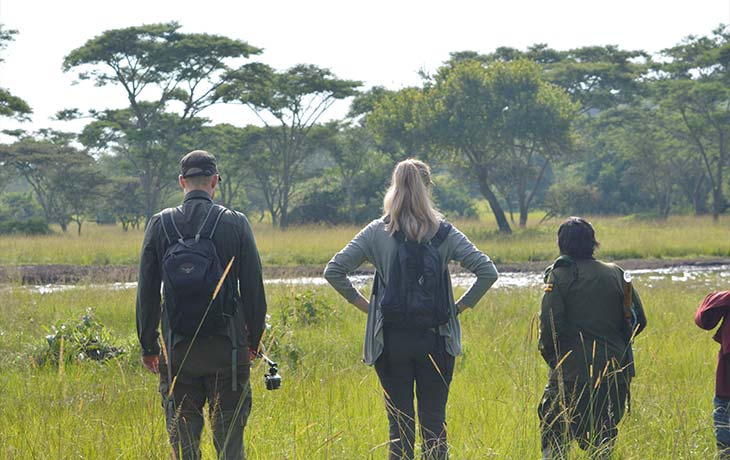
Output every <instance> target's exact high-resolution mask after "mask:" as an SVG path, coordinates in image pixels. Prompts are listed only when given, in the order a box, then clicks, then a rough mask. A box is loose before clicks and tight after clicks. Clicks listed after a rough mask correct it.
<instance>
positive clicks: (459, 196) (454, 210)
mask: <svg viewBox="0 0 730 460" xmlns="http://www.w3.org/2000/svg"><path fill="white" fill-rule="evenodd" d="M433 181H434V186H433V200H434V204H435V205H436V207H437V208H438V209H439V211H441V212H442V213H444V214H445V215H446V217H448V218H453V217H462V218H463V217H466V218H476V217H477V210H476V206H474V199H473V198H472V196H471V193H470V192H471V191H470V190H469V188H468V187H467V186H466V184H465V183H464V181H463V180H459V179H457V178H454V177H452V176H451V175H449V174H437V175H435V176H434V179H433Z"/></svg>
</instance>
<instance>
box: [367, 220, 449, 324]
mask: <svg viewBox="0 0 730 460" xmlns="http://www.w3.org/2000/svg"><path fill="white" fill-rule="evenodd" d="M450 231H451V224H449V223H448V222H441V224H440V225H439V229H438V232H436V235H435V236H434V237H433V238H432V239H431V240H430V241H427V242H425V243H418V242H416V241H408V240H406V238H405V236H404V235H403V233H402V232H400V231H397V232H395V234H394V235H393V237H394V238H395V240H396V241H397V242H398V250H397V252H396V256H395V257H394V258H393V262H392V265H391V267H390V274H389V277H388V280H387V282H385V280H383V282H384V284H385V291H384V292H383V300H382V301H381V302H380V308H381V312H382V314H383V321H385V322H386V323H391V324H395V325H398V326H399V327H403V328H409V329H431V328H436V327H438V326H440V325H441V324H445V323H446V322H448V320H449V314H450V310H451V301H450V299H449V292H448V286H449V284H448V282H447V277H448V276H449V272H448V270H447V269H442V268H441V258H440V256H439V252H438V249H439V246H441V243H443V242H444V240H445V239H446V237H447V236H448V235H449V232H450ZM377 278H378V277H377V276H376V282H377ZM375 289H376V290H377V287H376V288H375Z"/></svg>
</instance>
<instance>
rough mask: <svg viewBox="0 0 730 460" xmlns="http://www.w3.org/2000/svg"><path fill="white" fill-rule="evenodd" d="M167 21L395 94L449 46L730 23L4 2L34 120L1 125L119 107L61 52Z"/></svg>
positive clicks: (430, 4) (506, 12) (230, 111)
mask: <svg viewBox="0 0 730 460" xmlns="http://www.w3.org/2000/svg"><path fill="white" fill-rule="evenodd" d="M168 21H177V22H179V23H180V24H181V25H182V29H181V30H182V31H183V32H195V33H210V34H219V35H224V36H227V37H230V38H236V39H240V40H244V41H247V42H248V43H249V44H251V45H254V46H257V47H260V48H263V49H264V52H263V53H262V54H261V55H259V56H256V57H255V60H257V61H261V62H265V63H267V64H269V65H271V66H273V67H275V68H277V69H280V70H283V69H286V68H288V67H291V66H293V65H295V64H300V63H306V64H315V65H318V66H321V67H326V68H329V69H330V70H332V71H333V72H334V73H335V74H336V75H337V76H338V77H341V78H347V79H354V80H360V81H362V82H363V87H364V88H365V89H367V88H370V87H372V86H375V85H381V86H385V87H387V88H389V89H398V88H402V87H406V86H412V85H417V84H418V83H419V81H420V79H419V77H418V71H419V69H424V70H426V71H433V70H435V69H436V68H438V67H439V65H440V64H441V63H442V62H444V61H445V60H447V59H448V57H449V53H450V52H454V51H464V50H472V51H478V52H482V53H487V52H490V51H493V50H494V49H495V48H497V47H500V46H511V47H515V48H519V49H524V48H526V47H527V46H529V45H532V44H535V43H547V44H548V45H549V46H551V47H553V48H556V49H569V48H576V47H581V46H587V45H607V44H612V45H618V46H619V47H621V48H624V49H643V50H646V51H648V52H651V53H655V52H658V51H660V50H661V49H663V48H667V47H670V46H672V45H675V44H677V43H679V42H680V41H681V40H682V39H683V38H684V37H686V36H688V35H705V34H709V33H710V32H711V31H712V29H714V28H715V27H717V26H718V25H719V24H721V23H725V24H727V23H730V0H692V1H689V0H611V1H608V0H603V1H600V2H598V1H595V0H594V1H591V0H549V1H547V0H511V1H509V0H500V1H495V0H481V1H474V0H472V1H468V0H450V1H446V0H442V1H432V0H421V1H412V0H369V1H367V2H365V1H352V0H271V1H266V0H259V1H256V2H253V1H250V0H238V1H220V0H207V1H195V2H193V1H189V0H177V1H168V0H124V1H110V0H63V1H56V0H0V23H2V24H3V26H4V27H6V28H9V29H16V30H18V34H17V35H16V39H15V41H13V42H11V43H9V44H8V47H7V48H6V49H5V50H4V51H3V52H2V53H3V54H2V57H3V58H4V59H5V62H3V63H0V87H4V88H7V89H9V90H10V91H11V93H13V94H14V95H16V96H19V97H22V98H23V99H24V100H25V101H26V102H28V103H29V104H30V106H31V107H32V109H33V111H34V113H33V116H32V121H30V122H25V123H18V122H16V121H13V120H7V119H0V129H16V128H23V129H26V130H29V131H33V130H37V129H40V128H45V127H52V128H54V129H59V130H66V131H74V130H78V129H79V128H80V127H81V126H82V124H83V122H74V123H69V122H54V121H52V120H51V117H53V115H54V114H55V113H56V112H57V111H58V110H61V109H64V108H72V107H75V108H80V109H82V110H88V109H90V108H94V109H97V110H101V109H105V108H117V107H123V106H125V105H126V101H125V98H124V95H123V93H122V89H121V88H120V87H114V86H110V87H104V88H98V87H95V86H94V85H93V83H91V82H88V81H86V82H80V83H77V84H75V83H74V81H75V74H74V73H73V72H70V73H63V72H62V70H61V64H62V61H63V58H64V56H66V55H67V54H68V53H69V52H70V51H72V50H73V49H75V48H77V47H79V46H82V45H83V44H84V43H85V42H86V41H87V40H89V39H91V38H93V37H95V36H97V35H99V34H101V33H102V32H104V31H106V30H109V29H115V28H123V27H128V26H136V25H141V24H149V23H157V22H168ZM247 110H248V109H246V108H244V107H241V106H236V107H233V106H231V107H220V106H216V107H212V108H210V109H208V110H207V111H205V112H203V113H202V115H204V116H207V117H209V118H210V119H211V120H212V121H213V122H228V123H233V124H236V125H245V124H247V123H254V122H255V117H254V116H253V115H252V114H251V113H250V112H247ZM346 110H347V104H346V103H342V104H339V105H338V106H335V107H333V109H332V112H331V113H330V114H329V116H330V118H332V117H334V118H337V117H341V116H343V115H344V113H345V111H346ZM0 140H3V139H2V138H1V137H0ZM5 140H6V141H7V138H6V139H5Z"/></svg>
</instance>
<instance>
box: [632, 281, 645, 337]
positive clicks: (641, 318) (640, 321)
mask: <svg viewBox="0 0 730 460" xmlns="http://www.w3.org/2000/svg"><path fill="white" fill-rule="evenodd" d="M632 296H633V297H632V301H633V303H634V311H635V313H636V335H638V334H639V333H640V332H641V331H643V330H644V328H645V327H646V313H644V305H642V303H641V297H639V293H638V292H636V289H635V288H634V289H632Z"/></svg>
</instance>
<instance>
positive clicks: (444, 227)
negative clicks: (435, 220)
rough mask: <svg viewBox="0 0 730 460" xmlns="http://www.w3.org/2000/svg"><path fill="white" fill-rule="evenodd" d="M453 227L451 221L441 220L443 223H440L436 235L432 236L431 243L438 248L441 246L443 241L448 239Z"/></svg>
mask: <svg viewBox="0 0 730 460" xmlns="http://www.w3.org/2000/svg"><path fill="white" fill-rule="evenodd" d="M451 228H452V226H451V224H450V223H448V222H446V221H445V220H444V221H441V223H440V224H439V229H438V231H437V232H436V235H435V236H434V237H433V238H431V244H432V245H433V246H434V247H436V248H438V247H439V246H441V243H443V242H444V241H446V238H447V237H448V236H449V233H450V232H451Z"/></svg>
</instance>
